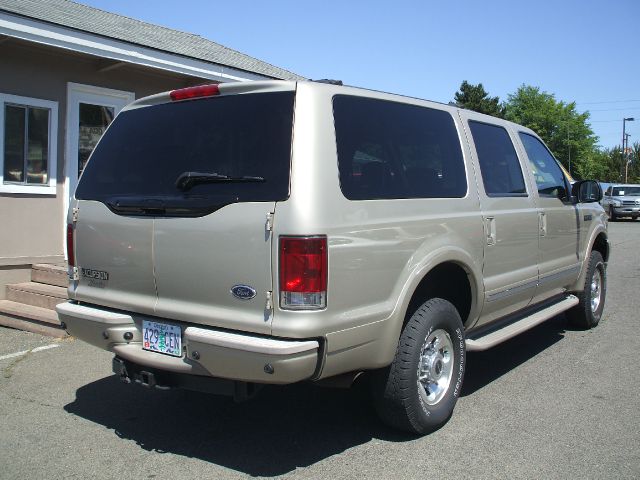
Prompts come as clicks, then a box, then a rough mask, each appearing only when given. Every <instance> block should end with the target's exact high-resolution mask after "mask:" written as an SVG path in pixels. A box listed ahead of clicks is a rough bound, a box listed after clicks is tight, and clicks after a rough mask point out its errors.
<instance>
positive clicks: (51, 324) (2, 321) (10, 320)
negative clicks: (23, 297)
mask: <svg viewBox="0 0 640 480" xmlns="http://www.w3.org/2000/svg"><path fill="white" fill-rule="evenodd" d="M0 325H2V326H5V327H10V328H16V329H18V330H26V331H28V332H33V333H39V334H40V335H48V336H50V337H57V338H62V337H67V336H68V335H67V332H65V331H64V330H63V329H62V327H61V326H60V320H58V315H57V314H56V312H55V311H53V310H49V309H46V308H41V307H34V306H33V305H25V304H23V303H17V302H13V301H11V300H0Z"/></svg>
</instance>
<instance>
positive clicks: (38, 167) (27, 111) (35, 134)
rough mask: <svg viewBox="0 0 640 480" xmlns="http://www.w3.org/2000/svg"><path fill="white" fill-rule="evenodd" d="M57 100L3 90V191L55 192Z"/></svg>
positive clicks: (0, 120) (0, 131)
mask: <svg viewBox="0 0 640 480" xmlns="http://www.w3.org/2000/svg"><path fill="white" fill-rule="evenodd" d="M57 136H58V102H52V101H49V100H40V99H37V98H29V97H19V96H16V95H6V94H2V93H0V193H29V194H46V195H55V193H56V191H55V187H56V154H57Z"/></svg>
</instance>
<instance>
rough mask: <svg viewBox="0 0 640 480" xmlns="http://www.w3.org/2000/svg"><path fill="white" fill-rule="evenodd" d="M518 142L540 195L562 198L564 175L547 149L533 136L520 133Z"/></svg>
mask: <svg viewBox="0 0 640 480" xmlns="http://www.w3.org/2000/svg"><path fill="white" fill-rule="evenodd" d="M520 140H522V144H523V145H524V149H525V150H526V152H527V156H528V157H529V164H530V165H531V170H533V175H534V177H535V179H536V185H537V186H538V193H539V194H540V195H545V196H552V197H559V198H562V197H564V196H565V195H566V191H567V190H566V188H567V187H566V184H565V181H564V175H563V173H562V170H560V167H559V166H558V164H557V162H556V159H555V158H553V155H551V153H550V152H549V150H547V147H545V146H544V144H543V143H542V142H541V141H540V140H538V139H537V138H536V137H534V136H533V135H529V134H528V133H523V132H520Z"/></svg>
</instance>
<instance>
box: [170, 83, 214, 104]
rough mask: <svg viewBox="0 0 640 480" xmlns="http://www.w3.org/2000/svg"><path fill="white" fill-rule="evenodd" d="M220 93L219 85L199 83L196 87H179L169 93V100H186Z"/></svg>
mask: <svg viewBox="0 0 640 480" xmlns="http://www.w3.org/2000/svg"><path fill="white" fill-rule="evenodd" d="M214 95H220V87H218V85H199V86H197V87H189V88H181V89H180V90H174V91H172V92H170V93H169V96H170V97H171V100H173V101H174V102H175V101H177V100H187V99H189V98H199V97H212V96H214Z"/></svg>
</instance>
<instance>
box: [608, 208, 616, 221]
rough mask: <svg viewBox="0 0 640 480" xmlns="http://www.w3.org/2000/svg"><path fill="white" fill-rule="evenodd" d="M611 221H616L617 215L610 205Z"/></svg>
mask: <svg viewBox="0 0 640 480" xmlns="http://www.w3.org/2000/svg"><path fill="white" fill-rule="evenodd" d="M609 221H610V222H615V221H616V213H615V212H614V211H613V207H612V206H611V205H609Z"/></svg>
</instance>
